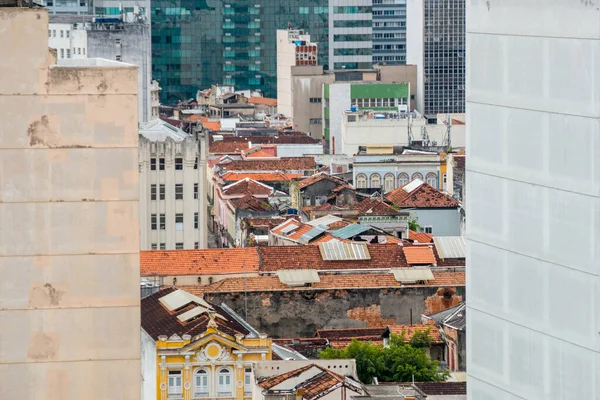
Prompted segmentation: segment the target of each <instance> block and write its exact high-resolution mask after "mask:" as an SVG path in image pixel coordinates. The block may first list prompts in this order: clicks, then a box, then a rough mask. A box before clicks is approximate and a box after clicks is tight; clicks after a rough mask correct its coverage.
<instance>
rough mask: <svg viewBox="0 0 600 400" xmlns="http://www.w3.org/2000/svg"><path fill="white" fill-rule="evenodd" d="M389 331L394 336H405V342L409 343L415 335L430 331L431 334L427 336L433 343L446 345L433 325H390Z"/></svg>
mask: <svg viewBox="0 0 600 400" xmlns="http://www.w3.org/2000/svg"><path fill="white" fill-rule="evenodd" d="M388 329H389V330H390V332H391V333H393V334H394V335H398V336H401V335H402V334H404V341H405V342H409V341H410V339H411V338H412V337H413V335H414V334H415V333H417V332H424V331H426V330H428V329H429V334H428V335H427V336H429V338H430V339H431V342H432V343H436V344H439V343H444V341H443V340H442V336H441V335H440V331H439V329H437V328H436V327H435V326H432V325H420V324H419V325H390V326H388Z"/></svg>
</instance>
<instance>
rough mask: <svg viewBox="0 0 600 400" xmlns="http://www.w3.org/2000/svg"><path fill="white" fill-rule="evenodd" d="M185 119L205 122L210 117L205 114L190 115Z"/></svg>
mask: <svg viewBox="0 0 600 400" xmlns="http://www.w3.org/2000/svg"><path fill="white" fill-rule="evenodd" d="M185 120H186V121H190V122H196V121H202V122H204V121H208V117H206V116H204V115H190V116H189V117H187V118H186V119H185ZM202 125H204V124H202Z"/></svg>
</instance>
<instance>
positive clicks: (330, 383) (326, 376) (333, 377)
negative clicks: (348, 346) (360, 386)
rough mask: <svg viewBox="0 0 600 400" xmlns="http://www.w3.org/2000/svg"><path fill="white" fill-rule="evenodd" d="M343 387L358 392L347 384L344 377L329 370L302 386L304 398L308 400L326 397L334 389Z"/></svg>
mask: <svg viewBox="0 0 600 400" xmlns="http://www.w3.org/2000/svg"><path fill="white" fill-rule="evenodd" d="M341 385H343V386H346V387H347V388H349V389H351V390H353V391H355V392H358V390H356V388H354V387H353V386H350V385H347V384H346V383H345V379H344V377H343V376H340V375H338V374H336V373H334V372H331V371H329V370H325V371H324V372H322V373H320V374H319V375H317V376H315V377H314V378H311V379H309V380H308V381H307V382H306V383H304V384H303V385H302V389H304V392H303V394H302V398H303V399H306V400H313V399H316V398H319V397H322V396H324V395H325V394H326V393H328V392H330V391H331V390H332V389H335V388H337V387H338V386H341Z"/></svg>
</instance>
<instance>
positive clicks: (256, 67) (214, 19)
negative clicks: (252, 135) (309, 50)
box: [151, 0, 329, 103]
mask: <svg viewBox="0 0 600 400" xmlns="http://www.w3.org/2000/svg"><path fill="white" fill-rule="evenodd" d="M151 22H152V64H153V65H152V70H153V78H154V79H157V80H158V81H159V82H160V84H161V87H162V88H163V90H162V92H161V100H162V102H164V103H173V102H177V101H179V100H181V99H186V98H190V97H193V96H195V93H196V91H197V90H198V89H201V88H207V87H210V86H211V85H213V84H216V83H223V84H232V85H235V86H236V87H239V88H241V89H259V90H262V92H263V93H264V95H265V96H268V97H275V96H276V94H277V87H276V85H277V77H276V71H277V66H276V59H277V57H276V51H277V43H276V37H277V35H276V31H277V29H286V28H288V27H293V28H295V29H302V30H304V31H305V32H306V33H309V34H310V35H311V39H312V40H313V41H314V42H316V43H318V46H319V63H320V64H322V65H324V66H325V68H328V61H329V60H328V59H329V46H328V40H329V37H328V33H329V32H328V26H329V8H328V1H327V0H297V1H287V0H252V1H250V0H201V1H191V0H176V1H173V0H156V1H153V2H152V6H151Z"/></svg>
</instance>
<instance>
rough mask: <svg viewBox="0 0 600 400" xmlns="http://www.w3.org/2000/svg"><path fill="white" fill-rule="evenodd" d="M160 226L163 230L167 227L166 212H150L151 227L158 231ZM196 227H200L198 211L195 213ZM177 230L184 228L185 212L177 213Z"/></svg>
mask: <svg viewBox="0 0 600 400" xmlns="http://www.w3.org/2000/svg"><path fill="white" fill-rule="evenodd" d="M158 227H160V230H161V231H164V230H166V229H167V216H166V214H150V228H151V229H152V230H153V231H156V230H158ZM194 229H198V213H194ZM175 230H176V231H182V230H183V214H175Z"/></svg>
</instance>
